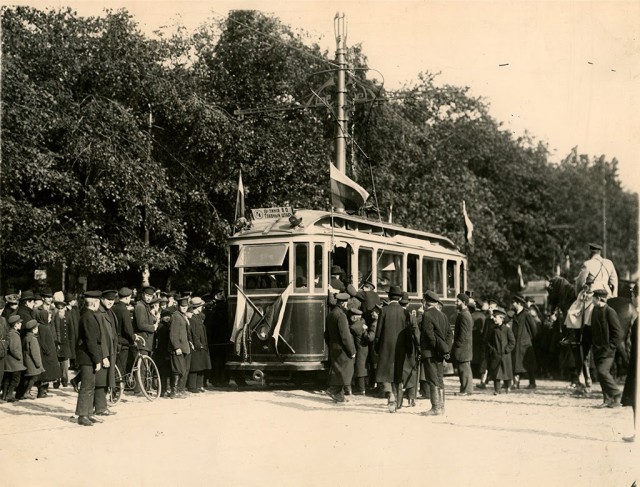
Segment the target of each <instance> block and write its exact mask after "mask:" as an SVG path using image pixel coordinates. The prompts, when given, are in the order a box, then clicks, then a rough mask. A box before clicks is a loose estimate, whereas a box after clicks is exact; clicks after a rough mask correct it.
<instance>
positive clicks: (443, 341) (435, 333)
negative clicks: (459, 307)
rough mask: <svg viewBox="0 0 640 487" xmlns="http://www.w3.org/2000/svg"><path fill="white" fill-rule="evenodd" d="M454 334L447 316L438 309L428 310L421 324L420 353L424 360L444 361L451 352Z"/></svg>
mask: <svg viewBox="0 0 640 487" xmlns="http://www.w3.org/2000/svg"><path fill="white" fill-rule="evenodd" d="M452 337H453V332H452V331H451V327H450V326H449V320H448V319H447V317H446V315H445V314H444V313H443V312H442V311H440V310H439V309H438V308H436V307H435V306H434V307H431V308H428V309H427V310H426V311H425V312H424V314H423V315H422V323H421V324H420V351H421V354H422V356H423V357H424V358H428V357H434V358H435V359H436V360H439V361H442V360H444V356H445V355H446V354H447V353H449V351H450V350H451V340H452Z"/></svg>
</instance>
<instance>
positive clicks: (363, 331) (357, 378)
mask: <svg viewBox="0 0 640 487" xmlns="http://www.w3.org/2000/svg"><path fill="white" fill-rule="evenodd" d="M348 317H349V320H350V323H349V328H350V330H351V334H352V335H353V339H354V343H355V346H356V358H355V364H354V369H353V383H354V387H353V394H356V395H364V393H365V378H366V377H367V357H368V356H369V342H373V341H374V340H375V337H376V334H375V329H373V330H371V329H370V328H369V327H368V326H367V324H366V322H365V321H364V319H362V310H360V309H357V308H351V309H349V313H348Z"/></svg>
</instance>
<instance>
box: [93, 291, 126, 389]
mask: <svg viewBox="0 0 640 487" xmlns="http://www.w3.org/2000/svg"><path fill="white" fill-rule="evenodd" d="M117 294H118V292H117V291H116V290H115V289H110V290H107V291H103V292H102V295H101V296H100V306H98V311H96V318H97V319H98V323H100V346H101V347H102V355H103V357H106V358H107V359H108V365H104V366H103V368H104V369H107V372H106V377H105V379H106V380H105V382H104V383H103V382H98V381H96V394H98V393H100V394H102V393H104V394H105V395H106V393H107V389H108V388H111V389H113V388H115V386H116V375H115V363H116V358H117V349H118V335H117V321H118V320H117V318H116V315H115V314H114V312H113V310H112V308H113V304H114V303H115V300H116V295H117ZM120 372H121V373H124V372H123V371H120Z"/></svg>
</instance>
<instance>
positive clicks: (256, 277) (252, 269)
mask: <svg viewBox="0 0 640 487" xmlns="http://www.w3.org/2000/svg"><path fill="white" fill-rule="evenodd" d="M234 267H238V268H243V269H244V279H243V285H244V289H245V290H247V291H263V292H264V291H266V290H269V291H282V290H283V289H284V288H286V287H287V286H288V285H289V282H290V279H289V252H288V245H287V244H264V245H245V246H243V247H242V248H241V249H240V255H239V256H238V259H237V260H236V264H235V266H234Z"/></svg>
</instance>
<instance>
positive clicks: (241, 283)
mask: <svg viewBox="0 0 640 487" xmlns="http://www.w3.org/2000/svg"><path fill="white" fill-rule="evenodd" d="M332 266H339V267H340V268H341V269H342V270H344V272H345V275H346V280H347V282H348V283H351V284H353V285H354V286H355V287H358V286H359V285H360V284H361V283H362V282H363V281H366V280H370V281H371V282H374V283H375V284H376V291H377V292H378V293H379V294H380V296H381V297H383V298H384V297H386V295H387V291H388V289H389V287H390V286H393V285H398V286H401V287H402V289H404V290H406V291H407V293H408V294H409V298H410V305H409V306H411V307H412V308H417V307H418V306H420V302H421V296H422V293H423V292H424V291H426V290H427V289H429V290H433V291H435V292H436V293H438V295H439V296H440V297H441V298H442V302H443V304H444V311H445V312H446V313H447V314H452V313H454V312H455V307H454V300H455V296H456V294H457V293H459V292H461V291H463V290H464V289H466V280H467V260H466V257H465V255H464V254H462V253H461V252H460V251H459V249H458V248H457V247H456V245H455V244H454V243H453V242H452V241H451V240H449V239H448V238H445V237H442V236H439V235H435V234H431V233H427V232H422V231H418V230H411V229H408V228H404V227H401V226H399V225H394V224H390V223H383V222H379V221H373V220H369V219H365V218H362V217H358V216H352V215H348V214H346V213H335V212H328V211H311V210H306V211H302V210H301V211H298V212H296V214H295V218H291V217H289V216H287V212H286V211H285V212H284V214H283V215H282V216H280V217H278V216H275V217H273V218H266V219H254V220H253V222H252V224H251V226H250V227H249V228H245V229H242V230H240V231H239V232H237V233H236V234H235V235H234V236H233V237H231V238H230V239H229V287H228V292H229V310H230V319H231V320H232V321H233V323H234V335H233V336H232V341H233V342H234V347H235V353H234V355H233V356H232V358H231V360H229V361H228V362H227V369H228V370H229V371H230V372H231V373H232V375H235V376H236V377H239V376H243V377H246V376H251V377H253V378H255V379H266V380H269V379H272V380H279V379H287V380H291V379H293V380H297V379H300V378H302V377H303V373H309V372H312V373H314V372H315V373H318V372H319V371H324V370H325V369H326V367H327V360H328V357H327V346H326V344H325V338H324V330H325V317H326V315H327V312H328V309H327V307H328V300H327V296H328V292H329V279H330V270H331V268H332Z"/></svg>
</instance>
